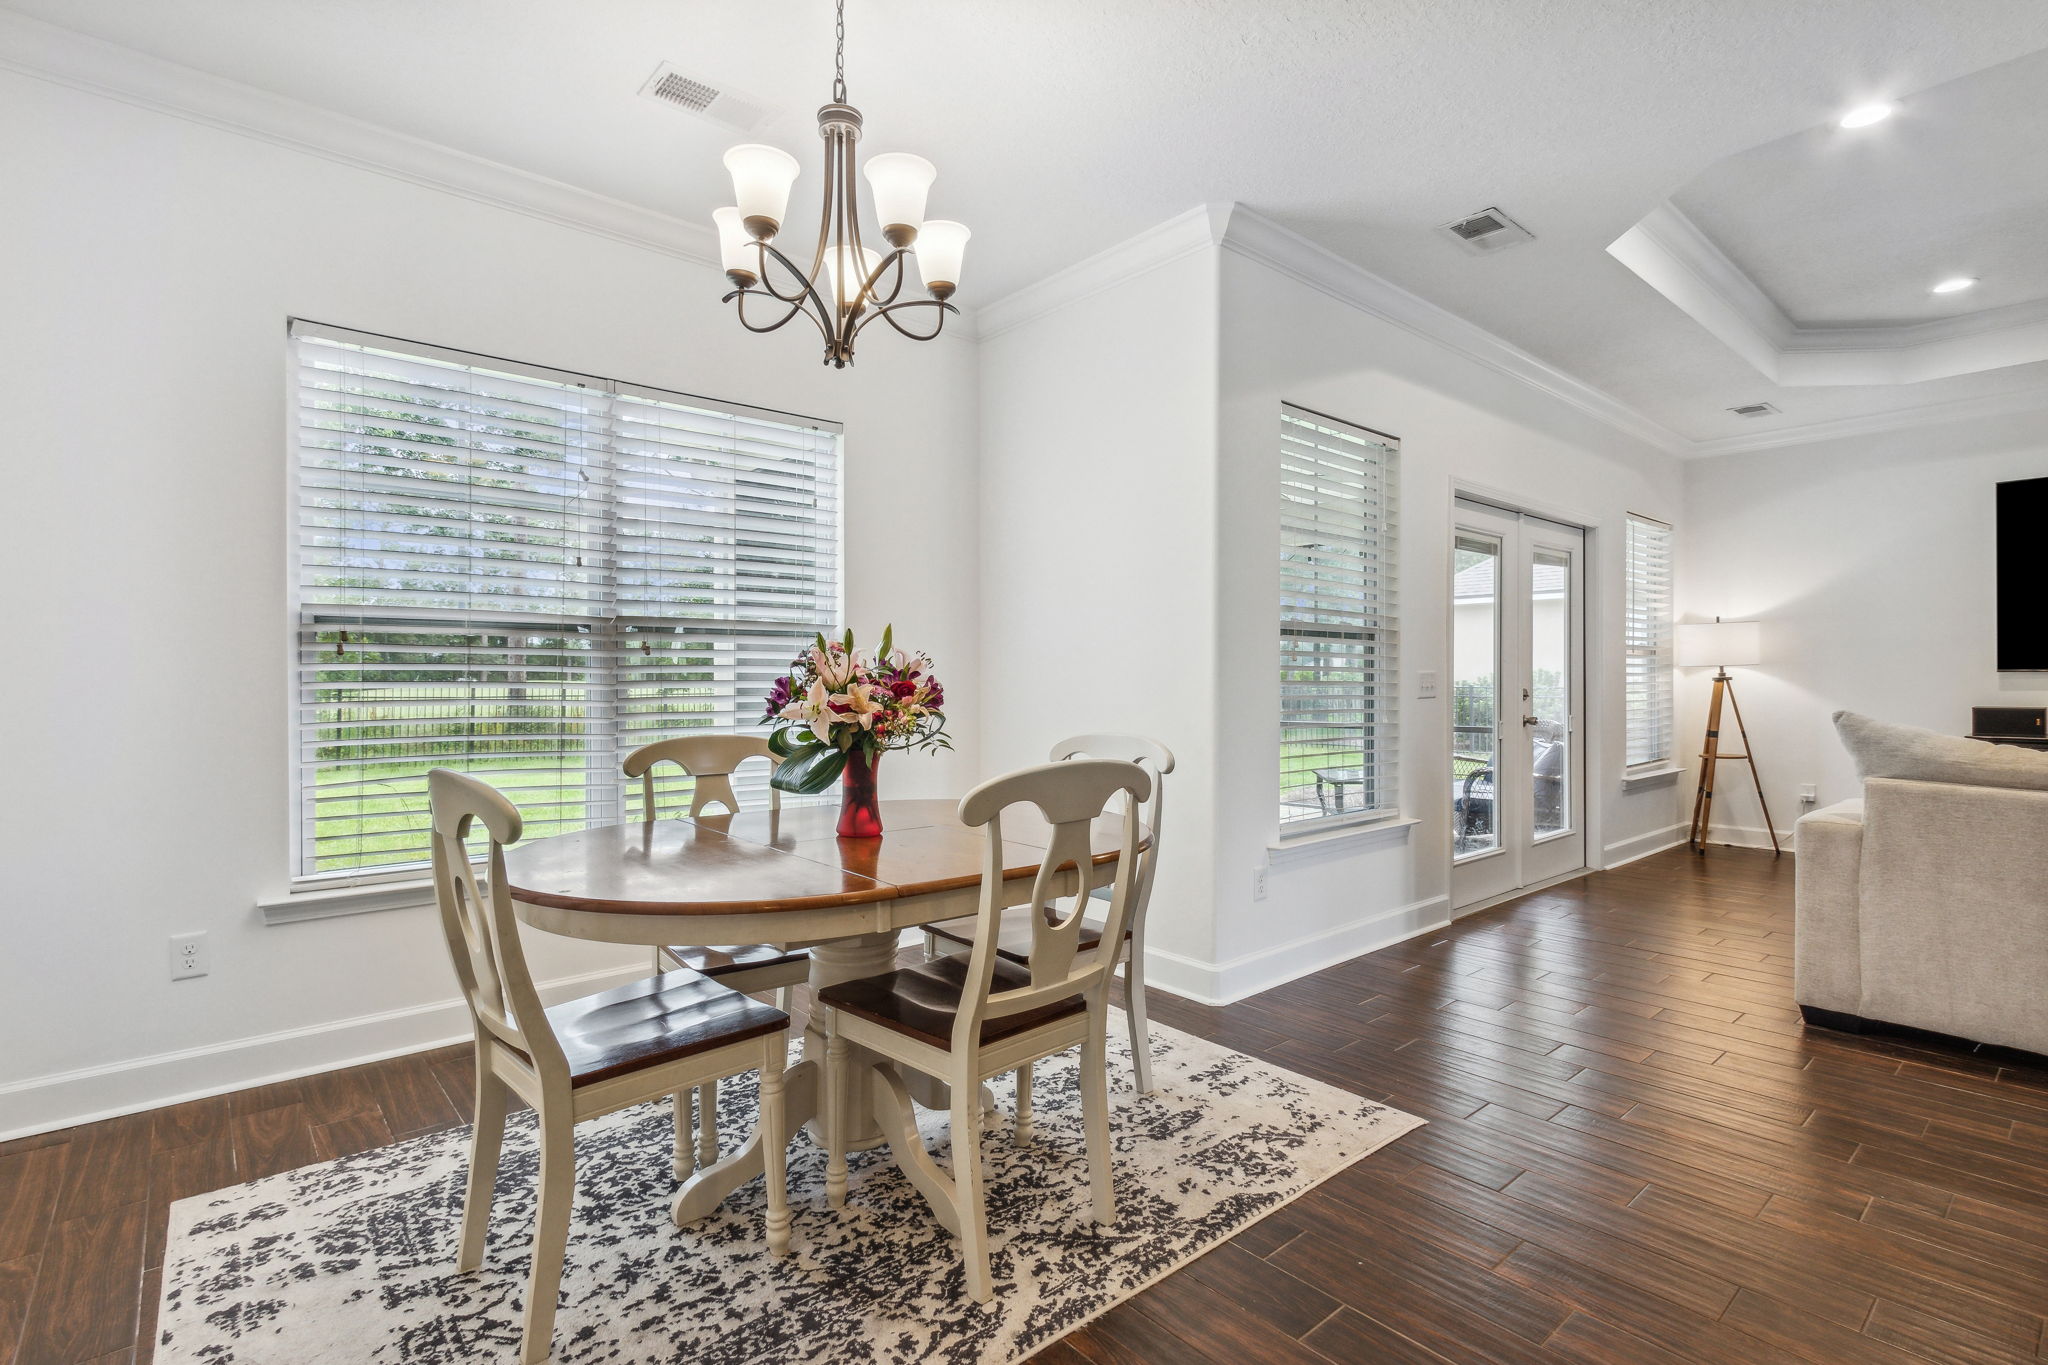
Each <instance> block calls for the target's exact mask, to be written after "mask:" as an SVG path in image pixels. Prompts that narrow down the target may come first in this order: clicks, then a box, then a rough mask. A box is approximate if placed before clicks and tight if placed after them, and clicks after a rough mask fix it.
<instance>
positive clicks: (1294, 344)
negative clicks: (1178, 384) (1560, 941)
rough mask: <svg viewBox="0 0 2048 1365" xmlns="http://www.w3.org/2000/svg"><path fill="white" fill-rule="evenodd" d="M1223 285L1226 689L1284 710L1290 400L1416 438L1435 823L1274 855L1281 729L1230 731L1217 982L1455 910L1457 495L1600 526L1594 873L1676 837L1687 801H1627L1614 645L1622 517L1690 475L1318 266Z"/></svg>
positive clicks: (1427, 767)
mask: <svg viewBox="0 0 2048 1365" xmlns="http://www.w3.org/2000/svg"><path fill="white" fill-rule="evenodd" d="M1310 264H1311V265H1313V263H1310ZM1318 269H1320V267H1318ZM1221 271H1222V276H1221V284H1222V310H1223V318H1224V327H1223V351H1222V366H1223V368H1222V375H1223V391H1222V408H1221V428H1220V431H1219V449H1220V452H1221V461H1220V490H1219V494H1218V500H1217V501H1218V506H1219V507H1220V508H1221V509H1222V516H1223V520H1222V526H1221V544H1222V560H1221V564H1220V566H1219V567H1220V570H1221V574H1220V582H1221V585H1222V592H1221V597H1220V605H1219V624H1218V633H1219V636H1220V638H1221V639H1223V640H1224V641H1225V642H1226V646H1227V647H1226V648H1225V649H1224V650H1223V651H1222V653H1221V656H1220V659H1221V671H1220V674H1219V678H1218V684H1217V685H1218V691H1219V694H1220V695H1222V696H1225V697H1228V698H1230V699H1231V701H1230V704H1231V708H1232V709H1233V711H1237V712H1240V713H1241V714H1243V715H1245V716H1249V717H1262V716H1271V715H1273V714H1275V711H1276V709H1277V706H1278V680H1277V677H1276V676H1275V670H1274V667H1273V658H1272V647H1271V643H1270V642H1271V641H1272V640H1273V639H1274V636H1275V632H1276V630H1277V627H1278V615H1279V607H1278V600H1277V594H1276V589H1275V572H1276V570H1275V568H1274V559H1275V555H1276V554H1277V550H1276V548H1275V547H1276V544H1277V539H1278V517H1279V498H1278V493H1277V491H1276V489H1275V486H1274V462H1275V454H1274V440H1275V435H1274V430H1275V424H1276V423H1277V421H1278V413H1279V410H1280V405H1281V403H1282V402H1291V403H1296V404H1299V405H1301V406H1303V407H1307V408H1312V409H1314V410H1315V411H1318V412H1323V413H1327V414H1329V415H1331V416H1333V417H1337V418H1341V419H1343V420H1345V421H1349V422H1353V423H1356V424H1358V425H1360V426H1365V427H1370V428H1372V429H1374V430H1377V431H1383V432H1386V433H1388V434H1389V435H1392V436H1396V437H1399V438H1400V441H1401V454H1400V460H1401V483H1400V497H1401V504H1400V531H1401V547H1400V603H1401V607H1400V614H1401V637H1400V641H1399V652H1400V670H1401V677H1402V688H1401V716H1400V722H1399V723H1400V730H1401V785H1402V805H1403V808H1404V812H1405V813H1406V814H1408V815H1412V816H1416V817H1419V818H1420V823H1418V824H1416V825H1414V826H1412V827H1410V828H1408V829H1406V830H1405V831H1400V832H1393V833H1390V834H1385V835H1379V834H1370V833H1368V834H1365V835H1361V836H1356V837H1354V838H1351V839H1348V840H1338V841H1334V842H1331V843H1327V844H1319V845H1313V846H1311V847H1310V848H1308V849H1306V850H1295V849H1288V850H1285V851H1281V852H1278V853H1273V852H1272V851H1271V850H1270V849H1269V845H1270V844H1271V843H1272V841H1273V839H1274V836H1275V833H1276V828H1275V818H1274V805H1275V803H1274V800H1273V794H1272V787H1273V784H1274V773H1275V772H1276V770H1277V766H1278V740H1277V736H1276V734H1275V732H1274V730H1273V727H1272V726H1271V725H1270V724H1258V723H1253V724H1243V725H1233V726H1225V727H1224V728H1223V730H1222V732H1221V735H1220V738H1219V744H1218V773H1217V784H1218V793H1219V794H1218V799H1217V819H1216V827H1215V830H1214V839H1213V843H1212V845H1211V856H1212V858H1213V866H1214V880H1215V884H1216V886H1217V888H1218V895H1217V900H1216V923H1217V928H1216V954H1217V955H1216V958H1215V960H1214V961H1215V964H1216V969H1215V970H1216V977H1215V979H1216V980H1217V981H1218V982H1219V983H1221V985H1222V989H1223V993H1225V994H1238V993H1242V992H1243V991H1246V990H1256V989H1263V988H1264V987H1265V986H1266V985H1268V984H1271V983H1272V982H1274V981H1276V980H1280V979H1285V978H1286V977H1288V976H1291V975H1295V974H1298V973H1299V972H1300V971H1303V970H1308V969H1311V968H1313V967H1315V966H1320V965H1323V964H1324V963H1326V962H1333V961H1339V960H1342V959H1344V958H1347V957H1351V956H1354V955H1356V954H1357V953H1360V952H1365V951H1369V950H1370V949H1372V948H1374V947H1378V946H1380V945H1382V944H1384V943H1386V942H1390V941H1393V940H1394V939H1396V938H1399V937H1402V936H1404V935H1406V934H1408V933H1412V932H1414V931H1415V930H1417V929H1420V928H1422V927H1425V926H1426V925H1428V924H1431V923H1435V922H1441V921H1442V920H1444V919H1445V918H1446V917H1447V915H1448V913H1449V911H1448V905H1449V901H1448V892H1449V871H1450V844H1449V838H1450V827H1449V811H1450V800H1451V796H1450V773H1449V764H1448V761H1447V757H1446V755H1447V753H1448V746H1449V726H1450V719H1449V706H1450V701H1449V698H1450V688H1449V686H1448V679H1449V678H1450V674H1451V667H1450V664H1451V661H1450V643H1449V638H1448V634H1449V625H1450V619H1451V608H1450V600H1449V596H1450V570H1449V564H1450V558H1449V555H1450V527H1451V502H1452V499H1453V497H1454V495H1455V493H1456V492H1457V491H1458V490H1460V489H1465V490H1468V491H1477V492H1482V493H1487V494H1491V495H1493V496H1495V497H1500V498H1506V499H1509V500H1511V501H1512V502H1513V503H1515V505H1518V506H1521V507H1524V508H1526V509H1527V510H1530V511H1535V512H1540V513H1543V514H1545V515H1550V516H1555V517H1557V518H1559V519H1561V520H1566V521H1571V522H1574V523H1577V524H1581V525H1585V526H1587V527H1589V528H1591V529H1590V533H1589V538H1588V542H1587V555H1588V560H1589V564H1590V569H1591V576H1592V596H1591V600H1590V602H1589V610H1588V613H1587V640H1588V656H1589V664H1588V668H1589V679H1590V681H1591V683H1592V685H1593V686H1592V696H1591V699H1590V700H1591V705H1592V714H1591V716H1590V718H1589V725H1588V743H1587V763H1588V769H1589V772H1590V773H1591V775H1592V778H1593V783H1592V786H1591V789H1590V792H1589V797H1590V800H1589V802H1588V806H1589V813H1588V826H1589V836H1590V837H1589V843H1588V848H1587V860H1588V862H1589V863H1590V864H1591V865H1593V866H1596V867H1597V866H1601V865H1603V864H1606V863H1608V862H1612V861H1618V860H1620V859H1622V858H1626V857H1631V856H1635V855H1636V854H1638V853H1641V852H1646V851H1649V850H1650V849H1653V848H1656V847H1660V846H1662V845H1664V844H1667V843H1669V842H1670V840H1671V839H1672V838H1673V826H1674V825H1675V824H1676V822H1677V820H1678V807H1677V795H1676V791H1675V788H1674V787H1673V786H1672V785H1671V784H1669V783H1666V784H1663V785H1650V786H1647V787H1638V788H1637V789H1635V790H1634V791H1631V792H1625V791H1624V790H1623V788H1622V784H1621V773H1622V767H1623V760H1622V754H1623V746H1622V708H1621V658H1620V655H1619V652H1618V649H1616V648H1615V647H1614V644H1615V641H1616V640H1617V639H1618V632H1619V621H1620V612H1621V602H1622V581H1621V562H1622V544H1621V528H1622V521H1623V518H1624V516H1625V515H1626V514H1627V513H1628V512H1642V513H1646V514H1648V515H1650V516H1654V517H1659V518H1663V519H1665V520H1671V521H1676V520H1678V507H1679V478H1680V476H1679V472H1678V464H1677V461H1675V460H1674V459H1672V458H1671V457H1670V456H1668V455H1665V454H1663V453H1662V452H1659V451H1656V450H1654V449H1652V448H1650V447H1649V446H1647V445H1645V444H1644V443H1642V442H1640V441H1637V440H1635V439H1634V438H1632V437H1629V436H1625V435H1623V434H1621V433H1620V432H1618V431H1616V430H1615V429H1614V428H1613V427H1611V426H1609V425H1607V424H1605V423H1603V422H1599V421H1595V420H1593V419H1592V418H1590V417H1588V416H1587V415H1585V414H1584V413H1582V412H1580V411H1578V410H1577V409H1576V408H1574V407H1572V406H1569V405H1568V404H1566V403H1565V402H1563V401H1560V399H1558V398H1557V397H1555V396H1552V395H1549V394H1546V393H1543V392H1540V391H1538V390H1537V389H1535V388H1533V387H1530V386H1529V385H1526V384H1523V383H1520V382H1517V381H1515V380H1513V379H1510V378H1508V377H1506V376H1505V375H1503V374H1502V373H1500V372H1499V371H1498V370H1497V369H1494V368H1492V367H1490V366H1488V365H1485V364H1482V363H1479V362H1477V361H1476V360H1475V359H1473V358H1471V357H1470V356H1468V355H1464V354H1460V353H1458V352H1457V351H1454V350H1453V349H1450V348H1449V347H1447V346H1445V345H1443V344H1440V343H1439V342H1437V341H1434V340H1430V339H1427V338H1425V337H1423V336H1419V335H1417V333H1416V332H1415V331H1414V330H1411V329H1410V328H1407V327H1403V326H1397V325H1395V324H1394V323H1393V322H1391V321H1389V320H1388V319H1387V318H1386V317H1385V316H1380V315H1377V314H1376V313H1375V312H1372V311H1367V309H1366V308H1363V307H1360V306H1358V305H1357V304H1356V303H1355V302H1353V301H1351V299H1349V298H1346V297H1339V296H1337V293H1336V292H1335V291H1333V289H1329V288H1323V287H1318V286H1317V285H1312V284H1310V283H1308V282H1306V281H1305V280H1304V279H1303V278H1300V275H1302V274H1305V273H1309V271H1308V269H1307V268H1304V269H1303V270H1301V271H1295V270H1287V271H1283V270H1282V269H1280V268H1277V267H1276V266H1275V265H1274V264H1271V263H1269V262H1268V261H1266V260H1262V259H1255V258H1254V257H1253V255H1252V254H1250V253H1249V252H1247V251H1239V250H1233V249H1231V243H1230V242H1229V241H1228V240H1226V243H1225V248H1224V250H1223V252H1222V259H1221ZM1361 275H1362V272H1361ZM1336 278H1338V279H1339V280H1341V281H1343V282H1344V286H1345V288H1346V289H1347V290H1356V291H1359V292H1366V291H1369V290H1371V289H1373V288H1375V287H1378V288H1382V289H1383V288H1385V286H1383V285H1378V286H1376V285H1375V284H1374V283H1373V282H1371V281H1370V277H1364V278H1363V280H1359V281H1351V280H1348V279H1345V277H1343V276H1342V275H1341V274H1339V275H1338V276H1337V277H1336ZM1422 670H1433V671H1435V672H1436V673H1437V675H1438V678H1439V680H1440V686H1439V689H1438V697H1437V698H1436V699H1435V700H1428V701H1424V700H1421V699H1418V698H1417V697H1416V695H1415V690H1416V689H1415V685H1414V679H1415V674H1416V673H1417V672H1418V671H1422ZM1269 856H1270V857H1271V858H1272V860H1273V861H1272V866H1271V871H1270V873H1269V875H1268V878H1267V887H1268V892H1267V898H1266V899H1265V900H1264V901H1256V900H1254V899H1253V897H1252V889H1253V869H1254V868H1255V867H1257V866H1258V865H1259V864H1261V863H1262V862H1265V861H1266V860H1267V859H1268V857H1269Z"/></svg>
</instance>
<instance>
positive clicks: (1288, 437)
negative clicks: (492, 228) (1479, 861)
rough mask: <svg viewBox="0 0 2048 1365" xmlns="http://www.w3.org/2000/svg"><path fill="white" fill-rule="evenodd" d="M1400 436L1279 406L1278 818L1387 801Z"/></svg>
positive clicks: (1370, 815)
mask: <svg viewBox="0 0 2048 1365" xmlns="http://www.w3.org/2000/svg"><path fill="white" fill-rule="evenodd" d="M1398 449H1399V446H1398V443H1397V442H1396V441H1395V440H1394V439H1393V438H1392V437H1389V436H1382V435H1380V434H1379V433H1377V432H1373V431H1367V430H1366V429H1365V428H1363V427H1355V426H1351V425H1349V424H1348V423H1345V422H1339V421H1336V420H1335V419H1333V418H1329V417H1324V416H1321V415H1319V414H1317V413H1313V412H1309V411H1307V410H1305V409H1302V408H1295V407H1283V408H1282V409H1281V411H1280V828H1281V832H1282V833H1283V834H1287V835H1294V834H1302V833H1308V832H1311V831H1314V830H1317V829H1323V828H1327V827H1332V826H1336V825H1342V824H1349V823H1354V822H1358V821H1363V820H1372V819H1378V818H1380V817H1383V816H1387V815H1391V814H1394V813H1395V812H1396V810H1397V809H1398V808H1399V805H1400V799H1401V789H1400V782H1399V778H1398V773H1397V771H1396V760H1397V758H1398V756H1399V753H1400V739H1399V735H1398V734H1397V732H1396V730H1395V724H1394V721H1395V697H1396V695H1397V694H1398V691H1399V677H1398V674H1397V673H1396V670H1395V659H1394V637H1395V628H1396V623H1397V620H1398V618H1397V616H1396V613H1395V602H1394V562H1395V556H1394V488H1395V482H1396V479H1395V472H1396V471H1395V466H1396V461H1397V452H1398Z"/></svg>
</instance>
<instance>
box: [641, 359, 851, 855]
mask: <svg viewBox="0 0 2048 1365" xmlns="http://www.w3.org/2000/svg"><path fill="white" fill-rule="evenodd" d="M615 415H616V419H617V420H616V422H615V424H614V439H615V445H616V450H617V473H616V492H615V498H616V505H617V518H618V538H617V546H618V590H617V591H618V614H619V623H620V629H621V639H622V641H623V643H624V645H625V654H624V657H623V659H622V660H621V664H620V703H619V732H620V733H619V743H620V746H621V748H622V749H631V748H633V747H636V746H638V745H640V744H645V743H648V742H651V741H653V740H656V739H661V738H665V737H667V736H670V735H674V734H678V733H682V732H684V731H686V730H706V731H712V732H721V731H722V732H732V731H740V732H746V731H750V730H753V729H754V727H755V726H756V725H757V723H758V722H759V721H760V719H761V699H762V697H763V696H764V695H765V694H766V693H767V691H768V688H769V685H770V684H771V683H772V682H773V681H774V680H775V679H776V678H778V677H780V676H782V675H783V674H785V673H787V672H788V671H789V665H790V661H791V660H792V659H793V658H795V657H796V654H797V652H798V651H799V650H800V649H802V648H803V647H804V646H805V645H806V644H808V643H809V642H810V641H811V640H812V639H813V638H814V637H815V636H816V635H817V633H818V632H819V631H820V630H822V629H826V628H828V627H829V626H831V625H832V624H833V622H834V620H835V618H836V616H837V612H838V592H839V538H838V527H839V482H838V444H839V443H838V437H837V435H836V434H835V433H834V432H833V431H831V430H829V429H826V428H823V427H802V426H792V425H788V424H785V423H778V422H770V421H764V420H762V419H761V418H759V417H757V416H750V415H745V414H742V413H739V412H734V411H718V410H713V409H710V408H707V407H704V406H702V405H699V404H695V403H692V402H688V401H684V400H680V399H677V398H674V397H672V396H666V397H665V396H663V395H660V394H656V393H654V392H652V391H648V390H639V389H630V390H621V392H620V394H619V398H618V404H617V407H616V409H615ZM768 772H769V768H768V765H767V763H766V762H764V761H761V760H754V761H750V762H748V763H747V764H745V765H744V766H743V767H742V768H741V769H740V770H739V772H738V773H737V774H736V775H735V776H734V779H733V785H734V788H735V790H736V791H737V793H738V795H739V797H740V799H741V801H742V802H744V803H746V804H748V805H752V804H756V803H757V802H760V801H765V800H766V797H767V782H768ZM675 773H676V770H675V768H674V767H672V766H670V765H663V766H662V767H661V768H659V769H657V770H656V776H657V779H658V781H657V788H656V793H655V802H656V809H657V813H669V812H671V809H672V808H674V807H680V806H682V805H685V804H687V800H688V793H689V784H688V782H687V781H686V780H682V779H679V778H677V777H676V776H675ZM629 805H630V808H631V810H632V811H633V813H634V814H636V815H637V814H638V813H639V809H640V796H639V793H638V791H637V789H635V790H634V791H632V792H631V793H629Z"/></svg>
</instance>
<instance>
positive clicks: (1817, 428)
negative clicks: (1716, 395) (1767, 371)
mask: <svg viewBox="0 0 2048 1365" xmlns="http://www.w3.org/2000/svg"><path fill="white" fill-rule="evenodd" d="M2030 412H2044V413H2048V386H2043V385H2036V386H2034V387H2032V388H2027V389H2015V390H2014V391H2012V392H2011V393H1994V394H1985V395H1983V396H1981V397H1977V398H1956V399H1951V400H1949V401H1947V402H1943V403H1924V404H1922V405H1920V406H1919V407H1915V408H1901V409H1899V410H1897V411H1894V412H1876V413H1870V414H1868V415H1865V416H1860V417H1837V418H1833V419H1831V420H1829V421H1825V422H1807V423H1804V424H1802V425H1800V426H1788V427H1778V428H1776V429H1775V430H1772V431H1759V432H1757V433H1756V434H1755V435H1750V434H1748V433H1744V434H1743V435H1740V436H1718V437H1712V438H1709V439H1705V440H1697V441H1693V442H1692V443H1691V444H1690V445H1689V446H1688V448H1687V450H1686V454H1688V455H1691V456H1695V457H1699V458H1705V457H1709V456H1715V455H1745V454H1748V453H1750V452H1751V451H1758V450H1780V449H1783V448H1785V447H1787V446H1804V445H1814V444H1816V443H1818V442H1821V441H1838V440H1842V439H1844V438H1847V437H1854V436H1877V435H1882V434H1883V433H1885V432H1890V431H1911V430H1914V429H1916V428H1920V427H1935V426H1947V425H1949V424H1950V423H1955V422H1969V421H1974V420H1977V419H1980V418H1986V417H2011V416H2017V415H2022V414H2025V413H2030Z"/></svg>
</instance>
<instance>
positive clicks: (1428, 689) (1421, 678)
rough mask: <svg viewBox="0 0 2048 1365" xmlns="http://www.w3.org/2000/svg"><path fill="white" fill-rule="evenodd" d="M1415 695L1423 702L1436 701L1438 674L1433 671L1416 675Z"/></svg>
mask: <svg viewBox="0 0 2048 1365" xmlns="http://www.w3.org/2000/svg"><path fill="white" fill-rule="evenodd" d="M1415 695H1416V697H1417V698H1419V699H1420V700H1422V701H1434V700H1436V674H1435V673H1434V672H1433V671H1424V672H1421V673H1417V674H1416V675H1415Z"/></svg>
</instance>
